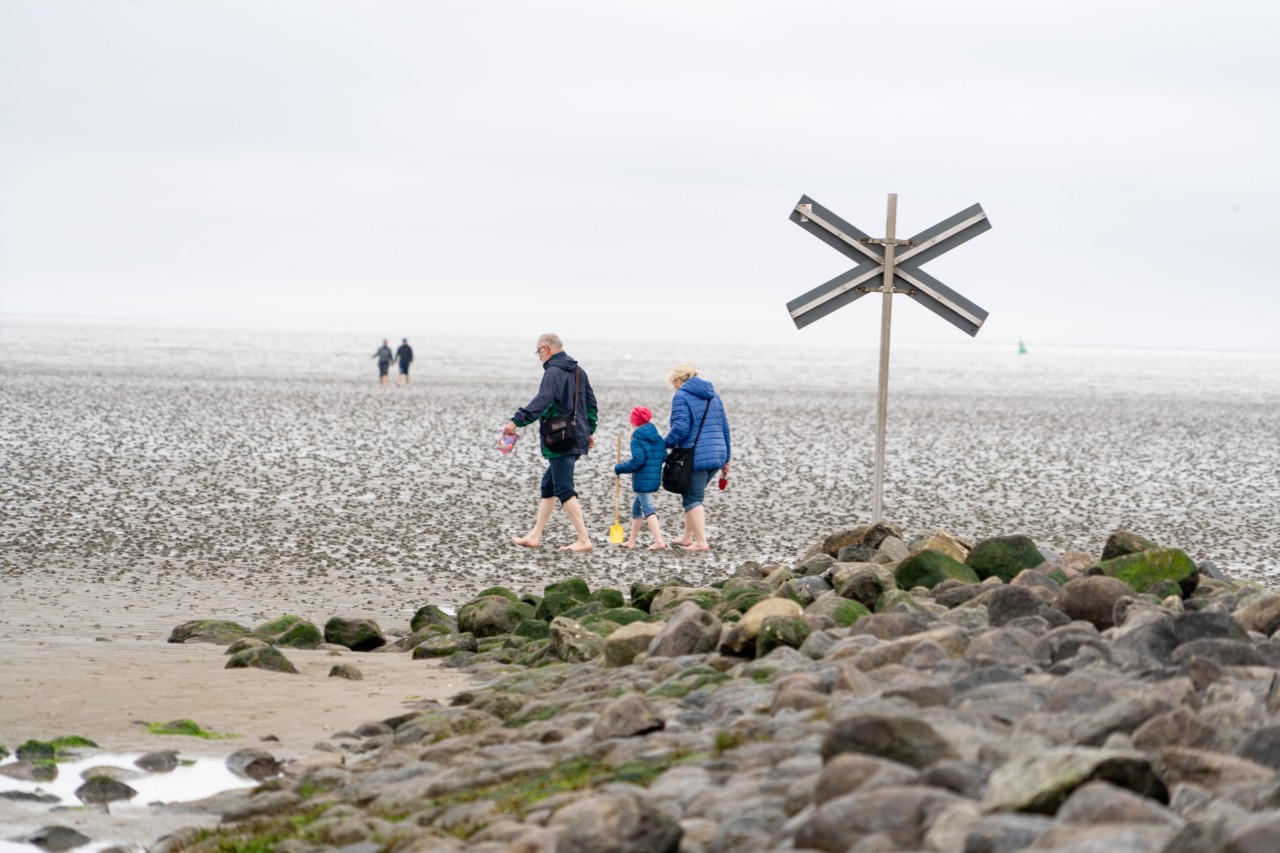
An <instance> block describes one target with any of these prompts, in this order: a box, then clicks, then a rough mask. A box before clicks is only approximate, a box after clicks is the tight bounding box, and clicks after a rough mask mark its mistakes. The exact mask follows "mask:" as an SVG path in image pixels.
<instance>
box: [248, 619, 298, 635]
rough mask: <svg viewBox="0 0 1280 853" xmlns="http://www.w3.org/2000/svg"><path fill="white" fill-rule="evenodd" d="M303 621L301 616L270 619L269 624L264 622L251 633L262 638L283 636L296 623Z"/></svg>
mask: <svg viewBox="0 0 1280 853" xmlns="http://www.w3.org/2000/svg"><path fill="white" fill-rule="evenodd" d="M301 621H303V619H302V617H301V616H289V615H286V616H281V617H279V618H276V619H272V620H271V621H270V622H264V623H262V624H261V625H259V626H258V627H257V628H254V629H253V633H255V634H259V635H262V636H264V637H274V636H275V635H276V634H283V633H284V632H285V631H287V630H289V629H290V628H292V627H293V626H294V625H295V624H296V623H298V622H301Z"/></svg>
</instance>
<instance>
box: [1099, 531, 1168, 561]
mask: <svg viewBox="0 0 1280 853" xmlns="http://www.w3.org/2000/svg"><path fill="white" fill-rule="evenodd" d="M1158 547H1160V546H1159V545H1157V544H1156V543H1154V542H1152V541H1151V540H1150V539H1147V538H1145V537H1143V536H1139V535H1138V534H1136V533H1131V532H1129V531H1128V530H1117V531H1116V532H1115V533H1112V534H1111V535H1110V536H1108V537H1107V544H1105V545H1103V546H1102V559H1103V560H1104V561H1105V560H1114V559H1115V558H1116V557H1127V556H1128V555H1130V554H1137V553H1139V552H1141V551H1150V550H1151V549H1152V548H1158Z"/></svg>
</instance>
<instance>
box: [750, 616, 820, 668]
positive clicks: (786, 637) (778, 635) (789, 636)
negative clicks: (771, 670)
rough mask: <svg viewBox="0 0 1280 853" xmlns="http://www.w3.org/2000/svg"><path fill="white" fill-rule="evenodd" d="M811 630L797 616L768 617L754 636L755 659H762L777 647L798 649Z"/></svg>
mask: <svg viewBox="0 0 1280 853" xmlns="http://www.w3.org/2000/svg"><path fill="white" fill-rule="evenodd" d="M811 632H812V629H811V628H810V627H809V624H808V623H807V622H805V621H804V619H803V618H801V617H799V616H770V617H769V618H768V619H766V620H764V621H763V622H761V623H760V633H758V634H757V635H756V657H758V658H762V657H764V656H765V655H767V654H769V652H771V651H773V650H774V649H776V648H778V647H779V646H787V647H789V648H793V649H798V648H800V647H801V646H802V645H804V641H805V640H806V639H808V637H809V634H810V633H811Z"/></svg>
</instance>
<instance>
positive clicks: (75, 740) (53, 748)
mask: <svg viewBox="0 0 1280 853" xmlns="http://www.w3.org/2000/svg"><path fill="white" fill-rule="evenodd" d="M97 746H98V745H97V744H96V743H94V742H93V741H91V740H89V739H88V738H84V737H80V736H79V735H64V736H63V737H58V738H54V739H53V740H29V741H27V742H26V743H24V744H21V745H20V746H19V747H18V749H17V757H18V760H20V761H26V762H28V763H30V764H48V763H52V762H55V761H66V760H68V759H69V758H71V755H72V754H73V753H74V752H75V750H77V749H96V748H97ZM8 754H9V753H8V752H6V753H5V755H8Z"/></svg>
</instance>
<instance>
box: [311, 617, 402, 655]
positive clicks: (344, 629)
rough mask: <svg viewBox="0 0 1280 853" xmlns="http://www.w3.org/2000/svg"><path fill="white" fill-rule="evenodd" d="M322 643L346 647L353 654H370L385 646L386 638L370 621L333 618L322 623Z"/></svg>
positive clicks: (374, 623)
mask: <svg viewBox="0 0 1280 853" xmlns="http://www.w3.org/2000/svg"><path fill="white" fill-rule="evenodd" d="M324 641H325V642H326V643H334V644H336V645H339V646H346V647H347V648H349V649H351V651H353V652H371V651H373V650H374V649H376V648H378V647H380V646H385V645H386V644H387V638H386V637H384V636H383V635H382V629H381V628H379V627H378V623H377V622H374V621H373V620H372V619H360V618H353V619H344V618H343V617H341V616H334V617H333V618H332V619H330V620H329V621H328V622H326V623H324Z"/></svg>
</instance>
